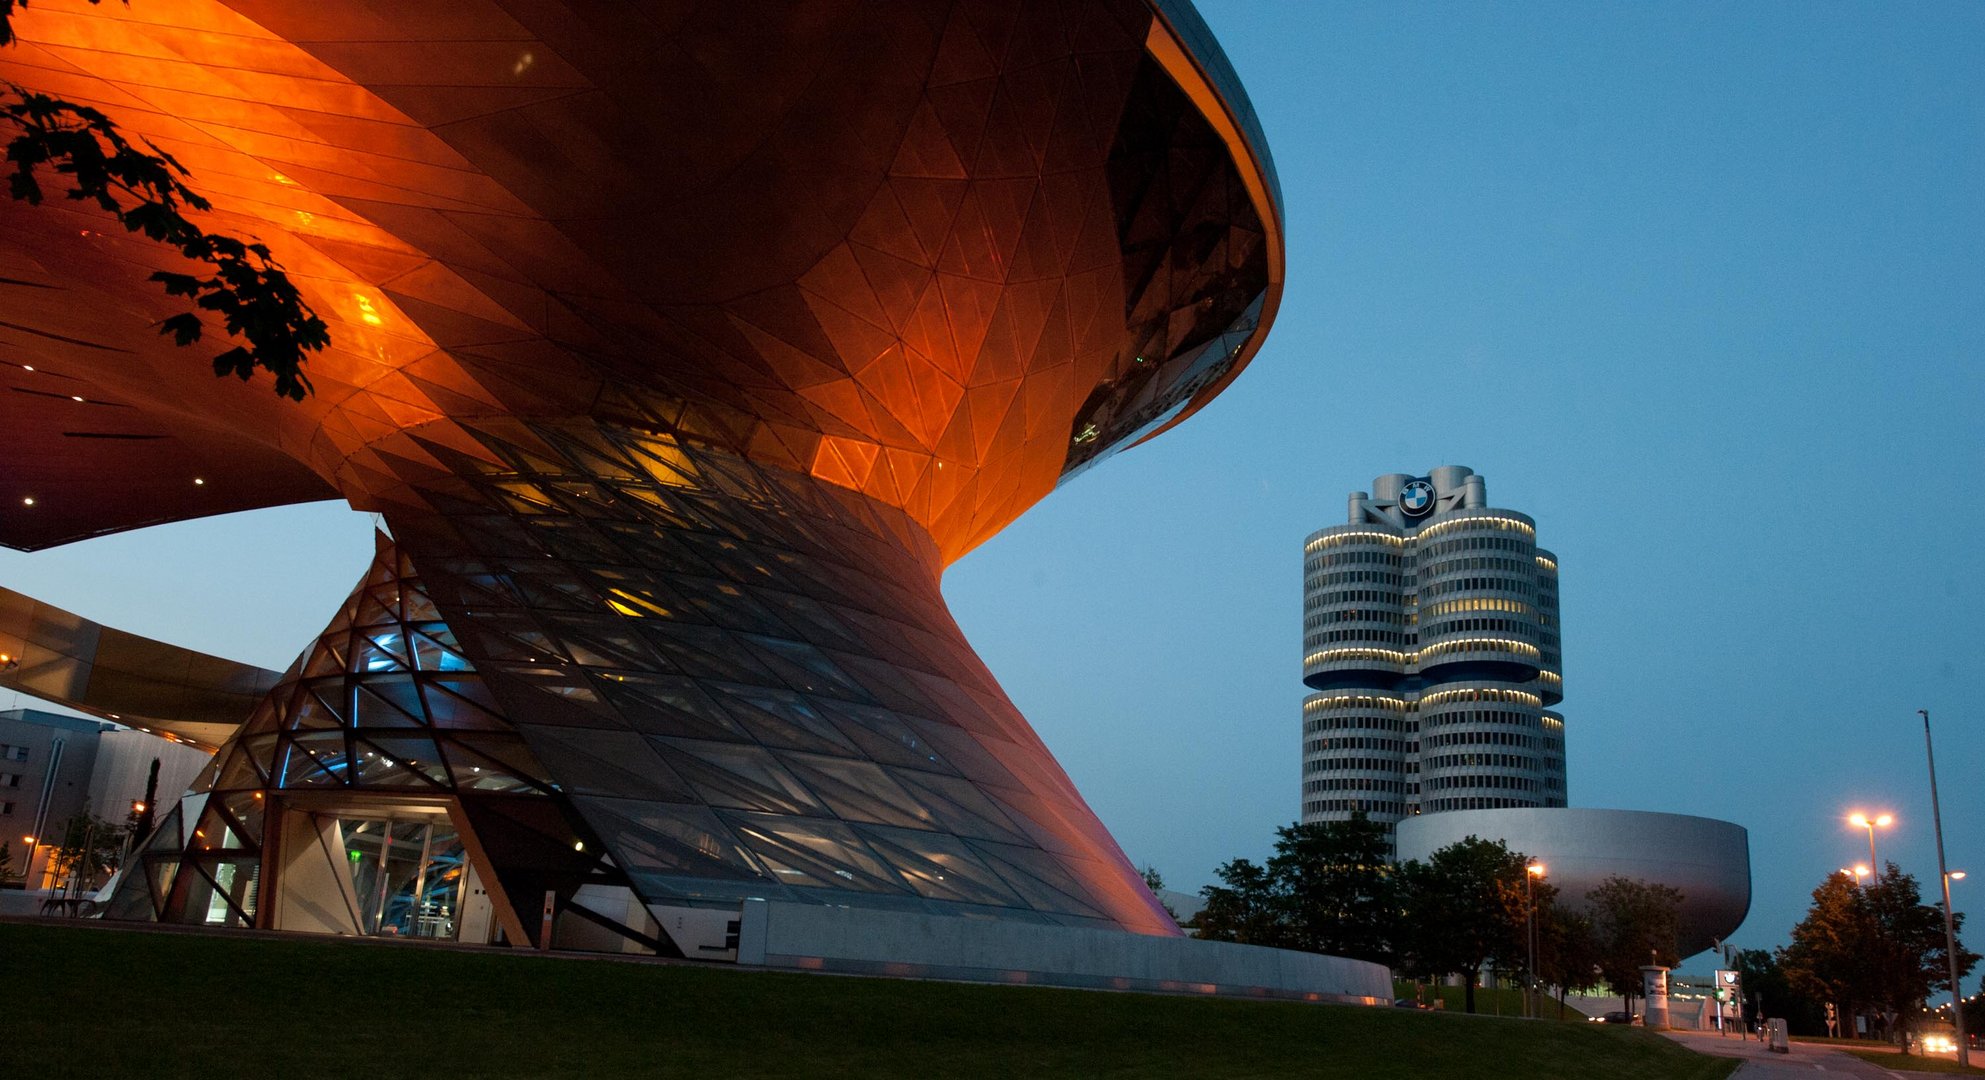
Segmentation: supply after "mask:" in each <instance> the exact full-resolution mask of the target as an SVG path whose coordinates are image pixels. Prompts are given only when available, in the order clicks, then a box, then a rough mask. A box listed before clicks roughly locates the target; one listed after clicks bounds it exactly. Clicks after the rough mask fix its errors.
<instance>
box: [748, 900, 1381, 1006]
mask: <svg viewBox="0 0 1985 1080" xmlns="http://www.w3.org/2000/svg"><path fill="white" fill-rule="evenodd" d="M738 929H739V941H738V962H739V963H742V964H755V965H760V966H764V967H774V968H793V969H799V970H806V971H838V972H845V973H849V974H862V975H891V976H897V977H906V978H928V979H955V980H959V981H964V982H992V983H1013V984H1025V985H1040V986H1071V987H1084V988H1089V989H1098V990H1145V991H1164V992H1171V993H1186V994H1218V995H1227V996H1234V997H1256V998H1284V999H1289V1000H1296V1001H1330V1002H1339V1003H1343V1004H1364V1005H1381V1004H1389V1003H1390V1002H1391V1000H1392V973H1391V971H1389V970H1387V969H1386V968H1385V967H1383V966H1382V965H1379V964H1372V963H1367V962H1365V961H1362V960H1347V959H1344V958H1342V957H1336V956H1318V955H1316V954H1314V953H1300V952H1288V951H1285V950H1282V949H1264V948H1259V947H1257V946H1253V945H1232V944H1227V943H1225V942H1217V941H1196V940H1193V939H1191V938H1172V937H1150V936H1146V935H1143V934H1129V933H1124V932H1122V931H1116V930H1089V929H1080V928H1076V927H1066V926H1040V925H1032V924H1027V923H1013V922H1003V921H994V920H989V919H965V918H953V917H948V916H942V915H921V914H905V913H896V912H885V911H873V910H863V909H857V908H842V907H825V906H820V905H813V904H791V903H782V902H778V901H766V900H747V901H745V903H744V913H743V919H742V922H741V925H740V926H739V928H738Z"/></svg>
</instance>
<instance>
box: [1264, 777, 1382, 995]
mask: <svg viewBox="0 0 1985 1080" xmlns="http://www.w3.org/2000/svg"><path fill="white" fill-rule="evenodd" d="M1387 853H1388V845H1387V842H1386V835H1385V826H1384V825H1381V824H1379V823H1377V822H1375V821H1371V820H1369V819H1368V818H1366V817H1365V815H1363V814H1355V815H1353V816H1352V818H1351V820H1349V821H1330V822H1316V823H1313V824H1307V825H1303V824H1297V825H1289V826H1285V827H1283V828H1281V829H1277V830H1276V833H1275V855H1274V856H1273V857H1272V858H1270V859H1269V860H1268V875H1269V878H1270V879H1271V881H1272V882H1273V883H1274V889H1275V895H1276V900H1277V902H1278V904H1279V906H1280V908H1281V911H1282V919H1283V923H1284V928H1285V929H1284V940H1285V941H1287V942H1288V945H1287V947H1288V948H1292V949H1302V950H1304V951H1306V952H1318V953H1324V954H1327V955H1330V956H1348V957H1351V958H1353V959H1357V960H1371V961H1374V962H1377V963H1383V964H1389V963H1391V962H1392V959H1393V956H1394V948H1393V945H1394V942H1393V938H1394V936H1395V934H1396V932H1397V928H1398V923H1399V897H1398V887H1397V875H1396V874H1395V873H1394V869H1393V866H1392V861H1391V859H1390V858H1388V854H1387Z"/></svg>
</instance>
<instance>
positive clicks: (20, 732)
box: [0, 709, 210, 889]
mask: <svg viewBox="0 0 1985 1080" xmlns="http://www.w3.org/2000/svg"><path fill="white" fill-rule="evenodd" d="M154 760H156V761H157V762H158V763H159V779H158V797H159V798H161V799H165V800H171V799H174V798H177V797H178V795H179V793H180V792H182V791H185V790H186V789H187V788H188V787H189V786H191V785H192V783H193V780H194V777H195V776H197V775H198V773H199V771H200V769H201V768H202V767H203V766H205V765H206V764H207V762H208V761H209V760H210V756H209V755H208V754H207V753H206V752H204V751H201V750H197V749H194V748H193V747H191V746H187V745H184V744H182V743H175V742H171V741H168V740H166V739H161V738H159V737H158V736H155V735H147V734H145V733H144V732H142V731H132V730H129V729H127V728H121V727H118V726H117V725H115V724H106V723H104V722H102V721H100V720H91V719H88V718H85V717H76V716H63V715H60V714H57V713H51V712H43V711H41V710H39V709H9V710H7V711H4V712H0V840H3V841H5V842H6V844H7V845H8V851H9V854H10V855H11V857H12V865H11V867H10V870H9V876H10V877H12V878H17V879H20V880H22V881H24V882H25V883H26V885H27V886H28V887H29V888H31V889H38V888H42V887H44V886H46V885H47V884H49V882H48V881H47V877H48V859H49V855H50V853H51V851H52V847H51V842H52V841H55V840H56V839H57V837H58V834H59V831H60V829H61V826H62V825H63V823H64V822H66V821H68V820H69V819H70V818H71V817H73V816H74V815H76V814H78V813H81V812H82V811H83V810H84V809H88V810H89V811H90V812H91V813H92V814H95V815H96V816H97V817H99V818H104V819H106V820H109V821H112V822H117V823H122V822H123V821H124V819H125V818H126V816H127V815H129V814H130V813H131V810H132V804H133V803H135V802H137V801H138V800H141V799H143V798H144V797H145V787H146V783H147V781H148V780H149V778H150V775H151V767H152V762H153V761H154ZM30 838H32V839H30Z"/></svg>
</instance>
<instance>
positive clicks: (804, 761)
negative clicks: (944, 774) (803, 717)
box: [778, 753, 941, 829]
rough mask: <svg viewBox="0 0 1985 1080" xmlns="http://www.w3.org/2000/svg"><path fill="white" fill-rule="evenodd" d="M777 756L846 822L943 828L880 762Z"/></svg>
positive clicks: (801, 755)
mask: <svg viewBox="0 0 1985 1080" xmlns="http://www.w3.org/2000/svg"><path fill="white" fill-rule="evenodd" d="M778 757H779V760H780V761H781V762H782V763H784V764H785V766H786V768H788V769H791V770H792V773H793V775H794V776H796V777H798V778H799V780H800V782H801V783H803V784H805V785H806V786H807V789H808V790H810V791H812V792H813V793H814V794H815V795H816V796H818V797H819V798H820V801H821V802H824V803H826V804H827V808H828V809H829V810H832V811H833V812H834V816H835V817H838V818H840V819H842V820H843V821H862V822H872V823H874V824H878V825H900V826H902V827H904V828H908V829H936V828H940V827H941V826H940V825H939V824H938V821H937V818H936V816H935V815H933V814H932V813H931V812H930V811H928V810H925V809H924V808H923V807H921V806H919V805H917V800H916V799H915V798H914V797H912V796H911V795H910V793H909V792H907V791H905V790H904V789H903V787H902V786H901V785H900V784H898V783H896V781H894V780H892V779H890V777H889V776H888V775H887V774H886V773H884V772H883V771H882V768H881V767H880V766H878V765H875V764H873V763H871V762H867V761H849V760H847V759H846V758H835V757H823V756H821V755H818V754H790V753H788V754H780V755H778Z"/></svg>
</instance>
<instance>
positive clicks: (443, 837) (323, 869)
mask: <svg viewBox="0 0 1985 1080" xmlns="http://www.w3.org/2000/svg"><path fill="white" fill-rule="evenodd" d="M283 818H284V826H283V827H284V841H283V847H282V853H283V866H282V869H281V876H280V878H279V879H278V881H279V888H278V891H277V900H278V905H277V919H276V922H275V926H276V927H277V928H278V929H283V930H303V931H314V932H317V933H332V934H359V935H364V936H367V937H405V938H433V939H440V940H448V941H456V940H460V941H470V942H475V943H477V944H482V943H486V942H487V941H488V940H489V937H490V927H489V924H490V915H489V911H488V908H489V897H488V895H487V893H486V891H485V887H484V886H483V885H482V883H481V882H480V881H479V880H478V878H477V876H476V874H475V873H474V872H473V870H472V868H471V867H470V864H469V858H468V853H467V852H466V850H465V849H464V848H463V845H462V838H461V836H460V835H458V834H457V833H456V831H455V825H454V823H453V822H452V821H451V820H450V819H449V817H448V815H447V814H446V813H445V812H438V811H437V810H435V809H433V808H428V807H422V806H405V807H382V806H378V805H376V804H374V805H369V806H364V807H350V806H339V805H332V806H330V807H326V808H324V809H317V808H311V809H292V810H290V811H289V812H288V813H286V814H284V815H283ZM465 921H466V922H467V924H468V926H467V933H464V932H463V929H464V923H465Z"/></svg>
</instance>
